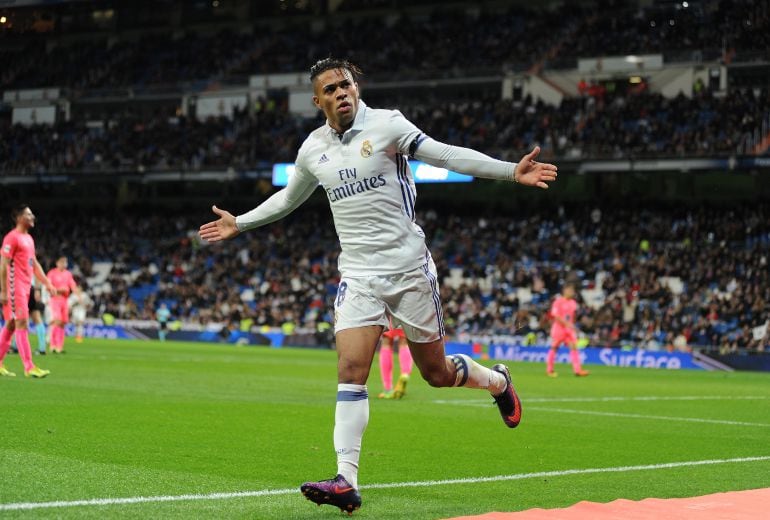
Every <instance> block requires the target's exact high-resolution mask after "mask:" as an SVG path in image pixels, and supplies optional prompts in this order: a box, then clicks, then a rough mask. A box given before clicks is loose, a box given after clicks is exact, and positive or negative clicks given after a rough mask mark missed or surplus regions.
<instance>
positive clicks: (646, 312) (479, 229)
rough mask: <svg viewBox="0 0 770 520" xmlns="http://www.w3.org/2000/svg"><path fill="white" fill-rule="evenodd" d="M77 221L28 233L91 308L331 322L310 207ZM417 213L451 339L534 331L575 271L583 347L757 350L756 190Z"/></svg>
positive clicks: (766, 245) (144, 315)
mask: <svg viewBox="0 0 770 520" xmlns="http://www.w3.org/2000/svg"><path fill="white" fill-rule="evenodd" d="M89 221H90V222H97V223H98V225H97V227H96V229H94V228H93V227H92V225H91V224H89V226H88V227H86V226H85V225H81V226H77V227H74V228H72V227H71V226H70V223H71V218H70V219H68V220H67V221H66V223H65V221H64V220H63V219H55V220H54V221H53V222H48V223H47V224H46V228H47V232H46V234H45V235H43V236H41V237H40V239H39V240H40V249H41V250H42V251H46V252H47V251H55V250H58V249H57V248H61V247H64V248H65V249H66V250H70V251H72V253H71V256H72V257H73V259H76V260H77V262H76V263H77V264H78V265H79V266H80V269H81V273H80V276H81V278H82V279H84V280H87V281H88V282H89V285H90V290H91V292H92V294H93V295H94V299H95V301H96V307H95V310H96V311H97V312H98V313H99V314H103V313H104V312H109V313H110V314H112V315H114V316H115V317H118V318H136V319H152V313H153V309H154V308H155V306H156V305H157V304H158V303H160V302H161V301H163V302H166V303H167V304H168V305H169V306H170V308H172V310H173V313H174V315H175V316H177V317H179V318H181V319H184V320H186V321H191V322H198V323H200V324H201V325H204V326H205V325H206V324H207V323H209V322H211V321H216V322H227V321H234V322H236V323H238V322H239V321H240V320H241V319H243V318H245V317H250V318H252V319H253V320H254V325H255V326H257V327H259V326H262V325H268V326H272V327H279V326H281V325H282V324H283V323H285V322H292V323H294V324H296V325H297V326H299V327H303V328H307V329H314V328H315V325H316V323H317V322H319V321H321V320H325V321H331V316H330V315H329V314H328V313H329V309H331V308H332V305H333V299H334V296H335V294H336V286H337V282H338V274H337V271H336V258H337V255H338V245H337V242H336V237H335V236H334V234H333V226H332V223H331V220H330V218H329V215H328V213H327V212H325V211H323V210H320V209H315V208H313V207H311V208H309V209H300V210H298V213H297V214H296V215H294V216H292V217H289V219H288V220H287V221H286V222H283V223H277V224H273V225H271V226H270V227H269V228H267V229H266V230H265V231H264V232H262V233H258V234H249V235H246V236H243V237H241V238H239V239H238V240H237V241H235V242H233V243H228V244H225V245H222V246H218V247H216V248H214V247H207V246H203V245H201V244H200V243H199V242H198V239H197V238H196V233H195V229H196V226H197V224H198V222H197V221H191V219H190V218H189V217H185V216H184V215H181V214H180V215H175V216H172V217H170V218H169V217H168V216H165V217H160V216H150V217H146V216H145V215H143V214H141V213H128V214H122V215H119V216H108V215H104V216H103V217H101V218H99V219H96V220H94V219H93V218H91V219H89ZM418 221H420V222H422V223H423V226H424V229H425V231H426V234H427V236H428V237H432V239H431V244H430V247H431V250H432V251H433V253H434V258H435V260H436V264H437V267H438V271H439V275H440V277H441V279H442V280H443V287H442V298H443V301H444V303H445V313H446V323H447V326H448V329H449V331H450V333H452V334H454V335H457V336H458V337H472V336H473V337H476V336H484V335H487V336H488V335H495V334H498V335H522V336H525V335H527V334H529V333H533V334H534V335H535V337H537V338H539V339H540V340H543V339H544V337H545V333H546V330H547V327H548V323H547V321H546V313H547V310H548V307H549V305H550V299H551V298H552V297H553V296H554V295H555V294H557V293H558V292H559V289H560V286H561V284H562V283H563V282H564V281H565V280H566V279H574V280H577V281H578V282H579V284H580V287H581V293H582V302H581V303H582V304H581V311H580V315H579V326H580V329H581V331H582V332H584V333H585V334H586V335H587V337H589V338H590V340H591V342H592V344H594V345H602V346H605V345H606V346H611V347H621V346H623V345H636V346H643V347H645V348H647V349H651V350H656V349H663V348H681V349H685V348H690V347H691V346H693V345H697V346H716V347H719V348H722V349H723V350H725V351H732V350H736V349H748V350H763V349H767V348H768V347H770V345H768V344H767V340H764V341H761V340H759V339H757V338H755V336H754V332H753V331H754V329H755V328H759V327H762V326H766V325H767V323H768V320H770V277H769V275H768V273H770V269H768V267H767V265H768V259H770V225H768V222H770V206H768V205H767V204H766V203H765V204H760V205H757V206H754V207H742V208H730V207H727V208H724V207H718V206H713V207H697V208H695V207H693V208H675V207H669V206H660V207H654V206H645V207H644V208H642V209H640V208H618V207H607V206H605V207H593V206H592V207H574V208H566V209H565V208H561V209H560V210H559V211H557V212H556V213H555V214H552V213H549V214H548V215H547V216H538V215H529V216H527V215H525V214H511V215H504V216H493V217H490V216H478V214H475V215H457V214H453V213H449V214H447V213H441V212H440V210H434V209H429V210H427V211H423V213H422V215H420V216H418ZM168 222H171V223H172V224H173V230H174V231H173V232H171V231H169V226H168ZM164 223H166V224H165V225H164ZM84 237H87V238H84ZM296 244H303V246H304V247H303V248H301V249H298V248H296V247H295V245H296Z"/></svg>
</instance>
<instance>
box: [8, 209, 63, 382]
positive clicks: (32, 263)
mask: <svg viewBox="0 0 770 520" xmlns="http://www.w3.org/2000/svg"><path fill="white" fill-rule="evenodd" d="M11 217H12V218H13V221H14V224H15V227H14V228H13V229H12V230H11V231H10V232H8V234H7V235H5V237H4V238H3V244H2V246H0V305H2V306H3V319H4V320H5V326H4V327H3V328H2V330H0V376H8V377H13V376H15V375H16V374H14V373H13V372H11V371H10V370H8V369H7V368H5V365H4V364H3V360H4V359H5V355H6V354H7V353H8V349H9V348H10V347H11V336H14V337H15V338H16V348H17V349H18V350H19V356H20V357H21V360H22V363H23V364H24V375H25V376H26V377H37V378H43V377H45V376H47V375H48V374H50V371H48V370H43V369H42V368H39V367H36V366H35V364H34V363H33V362H32V350H31V349H30V346H29V332H28V330H27V327H28V326H29V293H30V290H31V289H32V277H33V276H34V277H35V278H37V280H38V281H39V282H40V283H42V284H43V285H44V286H45V287H46V288H47V289H48V290H49V291H51V292H52V294H55V292H56V288H55V287H54V286H53V284H52V283H51V281H50V280H49V279H48V277H47V276H46V275H45V272H44V271H43V268H42V267H41V265H40V263H39V262H38V261H37V257H36V256H35V241H34V240H33V239H32V235H30V233H29V230H30V229H32V228H33V227H35V215H34V214H33V213H32V210H31V209H29V206H27V205H26V204H22V205H19V206H17V207H15V208H14V209H13V211H12V212H11Z"/></svg>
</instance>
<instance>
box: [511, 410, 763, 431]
mask: <svg viewBox="0 0 770 520" xmlns="http://www.w3.org/2000/svg"><path fill="white" fill-rule="evenodd" d="M526 409H527V410H537V411H538V412H557V413H576V414H580V415H602V416H604V417H627V418H630V419H654V420H662V421H684V422H697V423H709V424H728V425H730V426H761V427H764V428H770V424H765V423H752V422H743V421H728V420H723V419H701V418H698V417H670V416H667V415H645V414H639V413H618V412H596V411H593V410H570V409H567V408H546V407H542V406H530V407H529V408H526Z"/></svg>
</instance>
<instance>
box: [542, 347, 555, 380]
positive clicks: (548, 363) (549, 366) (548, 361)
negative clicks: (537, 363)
mask: <svg viewBox="0 0 770 520" xmlns="http://www.w3.org/2000/svg"><path fill="white" fill-rule="evenodd" d="M555 362H556V349H553V348H552V349H551V350H549V351H548V356H547V357H546V358H545V370H546V372H548V373H549V374H550V373H551V372H553V364H554V363H555Z"/></svg>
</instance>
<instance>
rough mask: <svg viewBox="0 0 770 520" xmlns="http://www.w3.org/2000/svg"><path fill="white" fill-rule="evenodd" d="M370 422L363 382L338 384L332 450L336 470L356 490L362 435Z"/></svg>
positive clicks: (366, 394) (367, 400) (367, 397)
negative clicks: (361, 383) (334, 456)
mask: <svg viewBox="0 0 770 520" xmlns="http://www.w3.org/2000/svg"><path fill="white" fill-rule="evenodd" d="M368 422H369V394H368V393H367V391H366V385H349V384H339V385H337V411H336V413H335V414H334V449H335V450H337V473H339V474H341V475H342V476H343V477H345V479H346V480H347V481H348V482H349V483H350V485H351V486H353V487H354V488H356V489H358V458H359V456H360V455H361V437H363V435H364V430H366V425H367V423H368Z"/></svg>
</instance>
